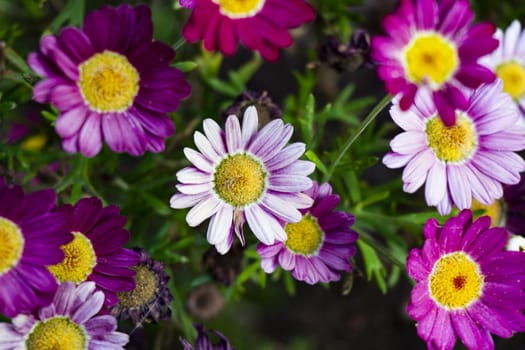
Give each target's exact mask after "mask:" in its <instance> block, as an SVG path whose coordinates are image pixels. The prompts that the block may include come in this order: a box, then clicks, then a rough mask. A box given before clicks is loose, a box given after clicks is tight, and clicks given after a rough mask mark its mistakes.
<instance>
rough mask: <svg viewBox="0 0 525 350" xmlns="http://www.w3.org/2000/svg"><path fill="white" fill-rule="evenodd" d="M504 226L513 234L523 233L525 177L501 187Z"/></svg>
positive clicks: (524, 231)
mask: <svg viewBox="0 0 525 350" xmlns="http://www.w3.org/2000/svg"><path fill="white" fill-rule="evenodd" d="M503 202H504V203H505V214H504V216H505V228H506V229H507V230H508V231H509V232H511V233H514V234H520V235H523V234H525V178H524V177H523V176H522V177H521V179H520V182H519V183H517V184H515V185H513V186H505V187H504V188H503Z"/></svg>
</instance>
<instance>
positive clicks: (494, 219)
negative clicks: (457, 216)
mask: <svg viewBox="0 0 525 350" xmlns="http://www.w3.org/2000/svg"><path fill="white" fill-rule="evenodd" d="M470 209H471V210H472V211H476V210H483V211H484V212H483V213H482V214H481V215H488V216H489V217H490V221H491V224H490V226H491V227H497V226H500V223H501V214H502V212H503V210H502V207H501V202H500V201H499V200H495V201H494V202H493V203H492V204H491V205H485V204H482V203H480V202H478V201H477V200H475V199H474V198H472V205H471V206H470Z"/></svg>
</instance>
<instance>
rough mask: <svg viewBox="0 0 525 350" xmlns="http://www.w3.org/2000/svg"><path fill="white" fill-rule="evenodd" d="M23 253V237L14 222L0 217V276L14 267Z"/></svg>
mask: <svg viewBox="0 0 525 350" xmlns="http://www.w3.org/2000/svg"><path fill="white" fill-rule="evenodd" d="M23 251H24V236H22V231H21V230H20V228H19V227H18V225H16V224H15V223H14V222H12V221H11V220H9V219H6V218H2V217H0V276H1V275H3V274H4V273H5V272H7V271H9V270H11V269H12V268H13V267H15V266H16V264H17V263H18V261H20V258H21V257H22V253H23Z"/></svg>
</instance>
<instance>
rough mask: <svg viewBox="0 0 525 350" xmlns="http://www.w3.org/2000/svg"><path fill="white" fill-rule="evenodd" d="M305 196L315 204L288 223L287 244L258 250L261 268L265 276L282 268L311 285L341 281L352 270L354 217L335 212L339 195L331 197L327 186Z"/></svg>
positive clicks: (263, 247) (355, 239)
mask: <svg viewBox="0 0 525 350" xmlns="http://www.w3.org/2000/svg"><path fill="white" fill-rule="evenodd" d="M305 193H306V194H307V195H309V196H311V197H312V198H313V199H314V203H313V204H312V206H311V207H310V208H305V209H303V210H301V213H302V214H303V217H302V219H301V221H299V222H297V223H287V224H285V226H284V230H285V232H286V234H287V236H288V237H287V239H286V241H284V242H276V243H275V244H273V245H265V244H259V246H258V247H257V252H258V253H259V255H260V256H261V257H262V261H261V266H262V268H263V270H264V271H265V272H266V273H272V272H273V271H275V269H276V268H277V266H279V265H280V266H281V267H282V268H283V269H285V270H288V271H291V272H292V276H293V277H294V278H295V279H297V280H299V281H305V282H306V283H308V284H316V283H318V282H332V281H338V280H339V279H340V278H341V272H342V271H345V272H348V271H351V270H352V265H350V262H349V258H350V257H351V256H353V255H354V254H355V251H356V247H355V242H356V241H357V238H358V234H357V232H355V231H353V230H351V229H350V226H351V225H352V224H353V223H354V216H353V215H351V214H348V213H345V212H343V211H334V208H335V207H336V206H337V205H338V204H339V196H337V195H334V194H332V187H331V186H330V185H329V184H328V183H325V184H322V185H321V186H319V185H318V184H317V183H316V182H314V185H313V186H312V188H311V189H309V190H308V191H306V192H305Z"/></svg>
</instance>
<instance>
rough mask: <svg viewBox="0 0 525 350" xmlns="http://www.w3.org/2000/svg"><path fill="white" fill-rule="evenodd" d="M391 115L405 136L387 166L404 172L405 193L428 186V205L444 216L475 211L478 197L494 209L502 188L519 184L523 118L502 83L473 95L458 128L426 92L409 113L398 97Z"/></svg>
mask: <svg viewBox="0 0 525 350" xmlns="http://www.w3.org/2000/svg"><path fill="white" fill-rule="evenodd" d="M390 115H391V116H392V119H393V120H394V122H395V123H397V124H398V125H399V126H400V127H401V128H403V129H404V130H405V131H404V132H403V133H401V134H399V135H397V136H396V137H395V138H394V139H393V140H392V141H391V142H390V147H391V148H392V152H390V153H388V154H387V155H386V156H385V157H384V158H383V163H384V164H385V165H386V166H387V167H389V168H400V167H405V169H404V170H403V183H404V185H403V190H404V191H405V192H408V193H413V192H415V191H416V190H417V189H419V188H420V187H421V186H422V185H423V184H424V183H425V182H426V186H425V198H426V202H427V204H428V205H431V206H437V209H438V211H439V213H440V214H441V215H445V214H448V213H450V211H451V210H452V205H455V206H457V207H458V208H459V209H466V208H470V207H471V204H472V198H473V197H474V198H475V199H476V200H477V201H478V202H480V203H482V204H484V205H490V204H492V203H493V202H494V200H495V199H497V198H501V196H502V195H503V188H502V184H515V183H518V182H519V181H520V172H521V171H524V170H525V162H524V161H523V159H522V158H521V157H520V156H519V155H518V154H516V153H515V151H521V150H523V149H524V148H525V131H524V129H523V128H521V127H519V126H518V125H517V124H516V122H517V120H518V119H519V118H520V116H519V113H518V111H517V108H516V106H515V105H514V104H513V103H512V101H511V98H510V96H509V95H508V94H506V93H504V92H503V91H502V83H501V81H500V80H497V81H496V82H494V83H492V84H485V85H482V86H481V87H479V88H478V89H476V90H473V91H471V92H470V96H469V98H468V105H467V108H466V109H465V110H464V111H460V110H457V111H456V119H457V122H456V124H455V125H453V126H449V127H447V126H446V125H444V124H443V122H442V121H441V119H440V115H439V111H438V110H437V109H436V107H435V105H434V104H433V102H432V96H431V93H430V92H429V91H425V90H423V91H421V93H420V94H418V96H417V97H416V100H415V102H414V105H413V106H412V107H410V109H408V110H407V111H403V110H402V108H401V107H400V105H399V96H397V97H396V98H395V99H394V101H393V106H392V107H391V109H390Z"/></svg>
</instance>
